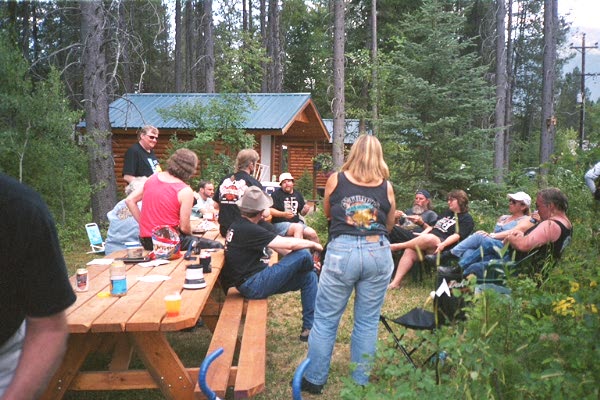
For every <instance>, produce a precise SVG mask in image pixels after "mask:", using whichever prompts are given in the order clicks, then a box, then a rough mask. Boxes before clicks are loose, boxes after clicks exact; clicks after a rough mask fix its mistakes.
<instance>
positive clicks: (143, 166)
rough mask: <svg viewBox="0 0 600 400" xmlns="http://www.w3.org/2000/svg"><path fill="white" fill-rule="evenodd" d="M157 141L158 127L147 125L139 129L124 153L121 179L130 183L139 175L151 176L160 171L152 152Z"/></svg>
mask: <svg viewBox="0 0 600 400" xmlns="http://www.w3.org/2000/svg"><path fill="white" fill-rule="evenodd" d="M157 142H158V129H157V128H155V127H153V126H151V125H147V126H144V127H143V128H142V129H140V131H139V133H138V141H137V143H135V144H134V145H133V146H131V147H130V148H129V149H127V152H126V153H125V160H124V162H123V179H124V180H125V182H127V183H131V182H132V181H133V180H134V179H135V178H137V177H140V176H146V177H149V176H152V175H153V174H155V173H156V172H161V171H162V169H161V168H160V164H159V163H158V159H157V158H156V155H155V154H154V146H156V143H157Z"/></svg>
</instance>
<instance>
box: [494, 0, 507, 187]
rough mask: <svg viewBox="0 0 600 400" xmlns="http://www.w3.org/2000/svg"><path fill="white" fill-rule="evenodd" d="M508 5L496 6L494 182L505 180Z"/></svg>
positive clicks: (499, 4) (500, 1)
mask: <svg viewBox="0 0 600 400" xmlns="http://www.w3.org/2000/svg"><path fill="white" fill-rule="evenodd" d="M505 15H506V5H505V3H504V0H498V1H497V7H496V112H495V117H496V118H495V123H494V129H495V132H496V133H495V138H494V182H495V183H497V184H500V183H502V182H503V181H504V151H505V148H504V142H505V133H506V132H505V121H504V116H505V112H506V95H507V93H506V47H505V42H506V36H505V34H504V29H505V26H504V18H505Z"/></svg>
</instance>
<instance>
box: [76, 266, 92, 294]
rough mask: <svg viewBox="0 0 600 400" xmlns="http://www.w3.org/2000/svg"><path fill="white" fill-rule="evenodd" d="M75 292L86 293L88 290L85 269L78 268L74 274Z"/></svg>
mask: <svg viewBox="0 0 600 400" xmlns="http://www.w3.org/2000/svg"><path fill="white" fill-rule="evenodd" d="M75 282H76V284H75V290H77V291H78V292H87V290H88V288H89V282H88V270H87V268H78V269H77V271H76V272H75Z"/></svg>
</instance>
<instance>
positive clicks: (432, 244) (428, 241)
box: [388, 189, 475, 289]
mask: <svg viewBox="0 0 600 400" xmlns="http://www.w3.org/2000/svg"><path fill="white" fill-rule="evenodd" d="M440 217H441V218H440V219H439V220H438V221H437V222H436V223H435V226H428V225H427V224H425V230H424V231H423V233H422V234H421V235H419V236H417V237H416V238H414V239H412V240H409V241H408V242H404V243H395V244H392V245H391V246H390V247H391V249H392V251H397V250H404V254H403V255H402V258H400V262H399V263H398V269H397V270H396V275H395V276H394V279H393V280H392V281H391V282H390V284H389V286H388V289H399V288H400V286H401V284H402V279H403V278H404V276H405V275H406V274H407V273H408V271H410V269H411V268H412V266H413V264H414V263H415V261H417V260H418V259H419V254H418V252H417V250H419V251H421V253H422V254H423V255H425V254H438V253H441V252H442V251H444V250H450V249H451V248H452V247H453V246H454V245H455V244H456V243H458V242H459V241H461V240H463V239H465V238H466V237H468V236H469V235H470V234H471V232H472V231H473V227H474V226H475V222H474V221H473V217H471V214H469V198H468V196H467V194H466V193H465V192H464V191H463V190H459V189H455V190H452V191H451V192H450V193H448V210H446V211H445V212H444V213H443V214H442V215H441V216H440Z"/></svg>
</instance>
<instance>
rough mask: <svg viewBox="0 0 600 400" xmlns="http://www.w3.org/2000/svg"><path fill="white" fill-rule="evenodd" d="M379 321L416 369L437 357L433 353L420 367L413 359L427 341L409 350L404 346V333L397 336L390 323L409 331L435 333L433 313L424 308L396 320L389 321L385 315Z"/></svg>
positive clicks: (422, 341) (435, 325) (414, 310)
mask: <svg viewBox="0 0 600 400" xmlns="http://www.w3.org/2000/svg"><path fill="white" fill-rule="evenodd" d="M379 320H380V321H381V323H382V324H383V326H384V327H385V329H386V330H387V331H388V332H389V333H390V334H391V335H392V338H393V339H394V342H395V344H396V348H397V349H399V350H400V351H401V352H402V354H404V356H405V357H406V359H407V360H408V362H409V363H410V364H411V365H412V366H413V367H414V368H415V369H416V368H418V367H420V366H423V365H425V364H427V362H429V361H430V360H431V359H432V358H433V357H435V356H436V354H437V352H434V353H432V354H431V355H429V356H428V357H427V359H426V360H425V361H424V362H423V363H422V364H421V365H420V366H419V365H417V363H416V362H415V360H414V359H413V354H414V353H415V352H416V351H417V350H418V349H419V348H420V347H421V346H422V345H423V343H425V342H426V339H422V340H421V341H420V342H419V343H417V344H416V345H414V346H413V347H412V348H411V349H410V350H409V349H407V348H406V347H405V346H404V345H403V344H402V338H404V335H405V334H404V333H403V334H401V335H399V336H398V335H397V334H396V332H395V331H394V329H393V328H392V327H391V325H390V323H389V322H388V321H391V322H393V323H395V324H398V325H400V326H403V327H405V328H407V329H412V330H417V331H431V332H433V331H434V330H435V329H436V327H437V323H436V316H435V314H434V313H433V312H431V311H427V310H424V309H422V308H413V309H412V310H410V311H409V312H408V313H406V314H404V315H402V316H400V317H398V318H396V319H388V318H386V317H384V316H383V315H380V316H379Z"/></svg>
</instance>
